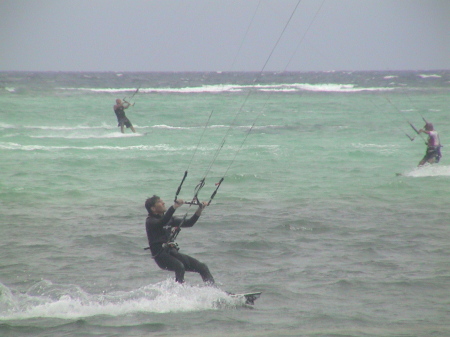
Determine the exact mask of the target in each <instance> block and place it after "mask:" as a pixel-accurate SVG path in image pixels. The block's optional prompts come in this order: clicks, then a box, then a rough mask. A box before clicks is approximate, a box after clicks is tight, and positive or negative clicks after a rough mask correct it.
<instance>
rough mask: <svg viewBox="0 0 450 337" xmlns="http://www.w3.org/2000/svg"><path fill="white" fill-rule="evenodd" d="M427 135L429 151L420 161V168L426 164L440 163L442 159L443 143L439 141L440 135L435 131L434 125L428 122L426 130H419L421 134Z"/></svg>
mask: <svg viewBox="0 0 450 337" xmlns="http://www.w3.org/2000/svg"><path fill="white" fill-rule="evenodd" d="M422 132H423V133H426V134H427V135H428V142H427V151H426V152H425V156H424V157H423V159H422V160H421V161H420V163H419V165H418V166H422V165H424V164H425V163H430V164H434V163H439V160H440V159H441V157H442V155H441V147H442V145H441V142H440V140H439V134H438V132H437V131H436V130H434V127H433V124H431V123H429V122H426V124H425V126H424V129H420V130H419V132H418V133H419V134H420V133H422Z"/></svg>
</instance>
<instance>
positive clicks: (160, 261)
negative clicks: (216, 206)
mask: <svg viewBox="0 0 450 337" xmlns="http://www.w3.org/2000/svg"><path fill="white" fill-rule="evenodd" d="M183 204H184V201H183V200H181V199H178V200H176V201H175V203H174V205H173V206H170V207H169V209H168V210H167V211H166V206H165V203H164V201H162V200H161V198H159V197H158V196H156V195H154V196H153V197H151V198H148V199H147V200H146V201H145V208H146V209H147V211H148V217H147V220H146V222H145V229H146V231H147V237H148V243H149V245H150V251H151V253H152V256H153V258H154V259H155V262H156V264H157V265H158V266H159V267H160V268H161V269H165V270H170V271H174V272H175V280H176V281H177V282H179V283H183V282H184V273H185V272H186V271H191V272H196V273H199V274H200V275H201V277H202V279H203V281H204V282H206V283H209V284H214V278H213V277H212V275H211V273H210V272H209V269H208V267H207V266H206V264H204V263H201V262H200V261H198V260H196V259H194V258H193V257H190V256H188V255H186V254H181V253H180V252H179V251H178V250H179V248H178V245H177V244H176V243H174V242H169V241H170V237H171V233H172V231H173V230H175V229H177V227H180V226H181V227H192V226H194V224H195V223H196V222H197V220H198V219H199V217H200V215H201V213H202V211H203V209H204V208H205V207H206V205H207V203H206V202H204V203H202V204H200V205H199V207H198V209H197V211H196V212H195V213H194V215H193V216H192V217H191V218H190V219H186V220H184V221H183V220H182V219H178V218H175V217H174V216H173V214H174V213H175V210H176V209H177V208H178V207H180V206H181V205H183Z"/></svg>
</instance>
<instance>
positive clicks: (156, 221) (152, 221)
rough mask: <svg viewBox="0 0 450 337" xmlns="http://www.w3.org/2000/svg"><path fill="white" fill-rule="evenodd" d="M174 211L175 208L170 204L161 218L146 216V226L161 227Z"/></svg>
mask: <svg viewBox="0 0 450 337" xmlns="http://www.w3.org/2000/svg"><path fill="white" fill-rule="evenodd" d="M174 212H175V208H173V207H172V206H171V207H170V208H169V209H168V210H167V212H166V213H165V214H164V216H163V217H162V218H155V217H148V218H147V222H146V223H147V227H148V228H151V227H153V228H158V229H159V228H163V227H164V226H165V225H167V223H168V222H169V221H170V219H171V218H172V215H173V213H174Z"/></svg>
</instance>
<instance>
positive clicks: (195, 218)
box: [181, 213, 200, 227]
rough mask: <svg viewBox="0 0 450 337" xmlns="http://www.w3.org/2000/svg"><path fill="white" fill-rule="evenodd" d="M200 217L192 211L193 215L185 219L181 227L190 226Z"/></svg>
mask: <svg viewBox="0 0 450 337" xmlns="http://www.w3.org/2000/svg"><path fill="white" fill-rule="evenodd" d="M199 218H200V216H198V215H197V214H195V213H194V215H193V216H191V218H190V219H189V220H186V221H185V222H184V223H183V225H181V227H192V226H194V224H195V223H196V222H197V220H198V219H199Z"/></svg>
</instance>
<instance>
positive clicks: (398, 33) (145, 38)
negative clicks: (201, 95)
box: [0, 0, 450, 72]
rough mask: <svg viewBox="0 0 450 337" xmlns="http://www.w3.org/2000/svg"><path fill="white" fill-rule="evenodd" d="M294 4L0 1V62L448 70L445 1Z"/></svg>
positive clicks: (72, 66) (2, 66)
mask: <svg viewBox="0 0 450 337" xmlns="http://www.w3.org/2000/svg"><path fill="white" fill-rule="evenodd" d="M297 3H298V0H0V13H1V14H0V16H1V19H0V31H1V33H0V71H4V70H25V71H120V72H121V71H262V70H267V71H283V70H287V71H311V70H313V71H329V70H437V69H450V0H301V1H300V3H299V5H298V7H297V10H296V11H295V12H294V9H295V8H296V5H297ZM293 13H294V14H293ZM292 14H293V16H292V19H291V20H290V22H289V19H290V17H291V15H292ZM288 22H289V25H288V26H287V27H286V29H285V31H284V34H283V30H284V28H285V26H286V24H287V23H288ZM280 37H281V38H280ZM278 40H279V42H278V44H277V41H278ZM272 51H273V53H272Z"/></svg>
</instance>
